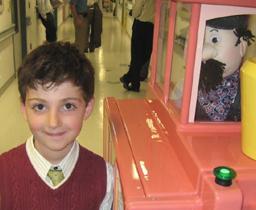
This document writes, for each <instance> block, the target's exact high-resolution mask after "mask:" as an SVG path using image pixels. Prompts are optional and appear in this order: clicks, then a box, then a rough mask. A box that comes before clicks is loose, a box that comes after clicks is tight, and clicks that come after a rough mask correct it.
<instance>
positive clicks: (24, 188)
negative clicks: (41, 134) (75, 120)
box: [0, 144, 107, 210]
mask: <svg viewBox="0 0 256 210" xmlns="http://www.w3.org/2000/svg"><path fill="white" fill-rule="evenodd" d="M106 177H107V175H106V164H105V161H104V160H103V159H102V158H101V157H99V156H98V155H96V154H94V153H92V152H90V151H89V150H87V149H85V148H83V147H81V146H80V152H79V158H78V162H77V164H76V166H75V168H74V171H73V172H72V174H71V176H70V177H69V179H68V180H67V181H66V182H65V183H64V184H63V185H62V186H60V187H59V188H58V189H56V190H52V189H51V188H50V187H48V186H47V185H46V184H45V183H44V182H43V180H41V178H40V177H39V176H38V175H37V173H36V171H35V170H34V168H33V166H32V165H31V163H30V161H29V159H28V156H27V154H26V150H25V145H24V144H23V145H21V146H19V147H17V148H15V149H12V150H11V151H9V152H7V153H4V154H2V155H1V156H0V210H98V209H99V207H100V204H101V202H102V201H103V199H104V197H105V193H106V184H107V181H106V180H107V179H106Z"/></svg>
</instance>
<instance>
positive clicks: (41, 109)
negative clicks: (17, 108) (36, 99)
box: [32, 104, 45, 111]
mask: <svg viewBox="0 0 256 210" xmlns="http://www.w3.org/2000/svg"><path fill="white" fill-rule="evenodd" d="M32 108H33V109H34V110H36V111H43V110H44V109H45V106H44V105H43V104H36V105H34V106H33V107H32Z"/></svg>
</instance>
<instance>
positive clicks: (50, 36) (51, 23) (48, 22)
mask: <svg viewBox="0 0 256 210" xmlns="http://www.w3.org/2000/svg"><path fill="white" fill-rule="evenodd" d="M39 18H40V19H41V21H42V24H43V25H44V27H45V34H46V40H47V42H55V41H57V26H56V22H55V18H54V15H53V14H52V13H51V12H50V13H47V14H46V19H44V18H43V17H42V16H41V15H40V13H39Z"/></svg>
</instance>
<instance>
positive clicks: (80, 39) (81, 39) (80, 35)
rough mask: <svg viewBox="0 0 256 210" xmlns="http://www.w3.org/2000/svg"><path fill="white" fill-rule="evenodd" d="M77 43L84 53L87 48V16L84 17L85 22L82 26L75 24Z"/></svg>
mask: <svg viewBox="0 0 256 210" xmlns="http://www.w3.org/2000/svg"><path fill="white" fill-rule="evenodd" d="M74 26H75V45H76V47H77V48H78V49H79V51H80V52H81V53H84V50H85V44H86V43H85V33H86V29H85V28H86V18H83V22H82V24H81V25H80V26H77V25H76V24H75V20H74Z"/></svg>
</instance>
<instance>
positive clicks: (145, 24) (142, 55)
mask: <svg viewBox="0 0 256 210" xmlns="http://www.w3.org/2000/svg"><path fill="white" fill-rule="evenodd" d="M154 2H155V1H154V0H135V3H134V5H133V8H132V16H133V17H134V21H133V26H132V38H131V61H130V67H129V71H128V72H127V73H126V74H124V75H123V76H122V77H121V78H120V81H121V82H122V83H123V87H124V88H125V89H126V90H129V91H135V92H139V91H140V71H141V69H142V67H143V65H144V64H145V63H147V62H148V61H149V60H150V56H151V52H152V45H153V31H154V24H153V22H154V8H155V5H154V4H155V3H154Z"/></svg>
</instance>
